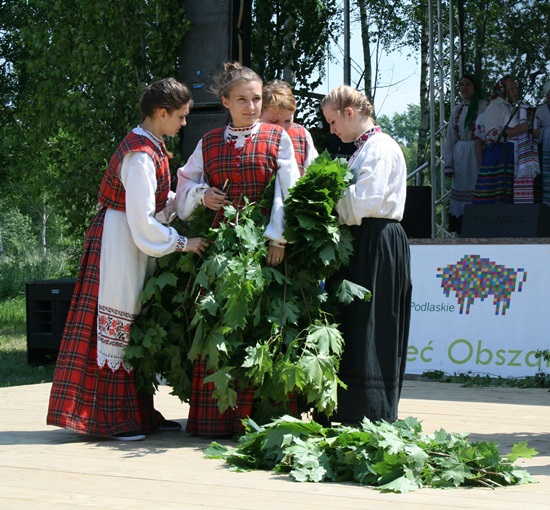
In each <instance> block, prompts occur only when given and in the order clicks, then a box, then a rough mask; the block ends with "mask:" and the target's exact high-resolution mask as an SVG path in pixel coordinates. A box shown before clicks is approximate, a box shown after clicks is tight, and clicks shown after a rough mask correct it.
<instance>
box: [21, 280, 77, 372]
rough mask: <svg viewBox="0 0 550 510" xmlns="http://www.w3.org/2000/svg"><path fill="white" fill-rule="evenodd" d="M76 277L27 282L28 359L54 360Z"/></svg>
mask: <svg viewBox="0 0 550 510" xmlns="http://www.w3.org/2000/svg"><path fill="white" fill-rule="evenodd" d="M75 284H76V279H72V278H67V279H61V280H42V281H32V282H27V284H26V300H27V362H28V363H29V364H30V365H44V364H50V363H54V362H55V360H56V359H57V354H58V352H59V346H60V344H61V337H62V336H63V328H64V327H65V321H66V320H67V314H68V312H69V307H70V305H71V298H72V295H73V291H74V287H75Z"/></svg>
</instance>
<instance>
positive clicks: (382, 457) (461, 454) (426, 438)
mask: <svg viewBox="0 0 550 510" xmlns="http://www.w3.org/2000/svg"><path fill="white" fill-rule="evenodd" d="M245 426H246V430H247V433H246V434H245V435H243V436H241V438H240V439H239V445H238V446H237V447H230V446H223V445H221V444H219V443H217V442H213V443H211V444H210V446H209V447H208V448H207V449H206V450H205V456H206V457H207V458H214V459H223V460H225V461H226V462H227V463H229V464H230V466H231V469H232V470H234V471H251V470H254V469H265V470H274V471H277V472H281V473H288V474H289V475H290V476H291V477H292V478H293V479H294V480H296V481H299V482H322V481H334V482H343V481H352V482H356V483H359V484H362V485H368V486H371V487H375V488H377V489H379V490H381V491H386V492H397V493H406V492H410V491H414V490H416V489H420V488H422V487H434V488H454V487H459V486H478V487H479V486H483V487H491V488H495V487H501V486H504V485H513V484H526V483H536V482H535V480H534V479H533V478H532V477H531V475H530V474H529V473H528V472H527V471H526V470H524V469H522V468H518V467H514V466H513V463H514V462H515V461H516V460H517V459H518V458H520V457H522V458H531V457H533V455H536V454H537V453H538V452H537V451H535V450H534V449H532V448H528V447H527V443H526V442H522V443H518V444H515V445H514V446H513V447H512V451H511V452H510V453H509V454H508V455H501V454H500V453H499V451H498V449H497V447H496V445H495V444H494V443H493V442H492V441H491V442H489V443H487V442H470V441H469V439H468V434H466V433H447V432H446V431H445V430H443V429H441V430H438V431H436V432H434V433H433V434H425V433H424V432H423V431H422V426H421V423H420V422H419V421H418V420H417V419H416V418H413V417H408V418H406V419H403V420H398V421H396V422H395V423H393V424H391V423H388V422H385V421H381V422H377V423H373V422H371V421H369V420H368V419H366V418H365V419H364V421H363V422H362V424H361V427H359V428H356V427H344V426H342V427H337V428H324V427H322V426H321V425H319V424H318V423H316V422H314V421H312V422H309V423H308V422H304V421H302V420H300V419H297V418H293V417H292V416H283V417H282V418H280V419H276V420H274V421H272V422H271V423H269V424H267V425H265V426H264V427H260V426H258V425H257V424H256V423H255V422H254V421H253V420H246V422H245Z"/></svg>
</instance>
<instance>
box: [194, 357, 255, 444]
mask: <svg viewBox="0 0 550 510" xmlns="http://www.w3.org/2000/svg"><path fill="white" fill-rule="evenodd" d="M207 375H208V373H207V369H206V363H205V362H204V361H201V360H197V361H195V362H194V364H193V381H192V384H191V399H190V401H189V417H188V419H187V428H186V431H187V432H188V433H190V434H193V435H196V436H206V437H220V438H221V437H233V436H235V435H236V434H242V433H243V432H244V425H243V424H242V420H243V419H245V418H248V417H249V416H251V415H252V406H253V402H254V391H253V390H252V388H246V389H244V390H237V407H235V408H234V409H233V408H231V407H230V408H228V409H227V410H226V411H225V412H224V413H223V414H222V413H220V411H219V409H218V401H217V400H216V399H215V398H213V397H212V392H213V391H214V389H215V388H214V383H206V384H205V383H204V378H205V377H206V376H207Z"/></svg>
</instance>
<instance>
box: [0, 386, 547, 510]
mask: <svg viewBox="0 0 550 510" xmlns="http://www.w3.org/2000/svg"><path fill="white" fill-rule="evenodd" d="M50 388H51V384H39V385H32V386H19V387H12V388H0V508H1V509H9V510H16V509H24V510H36V509H40V510H52V509H56V510H63V509H73V510H74V509H80V508H101V509H105V508H109V509H132V510H137V509H154V510H157V509H162V510H168V509H234V510H237V509H238V510H275V509H277V510H279V509H281V510H288V509H290V510H293V509H299V510H319V509H322V510H330V509H334V510H346V509H350V510H352V509H353V510H358V509H376V510H378V509H390V508H391V509H392V510H396V509H403V510H405V509H406V510H430V509H432V510H441V509H457V510H458V509H460V510H463V509H476V510H483V509H495V510H496V509H498V510H507V509H514V510H516V509H517V508H523V509H526V510H539V509H540V510H542V509H547V508H548V506H549V501H550V428H549V424H550V406H549V403H550V393H549V392H548V391H547V390H544V389H515V388H463V387H460V386H459V385H456V384H445V383H437V382H423V381H418V380H407V381H406V383H405V387H404V391H403V399H402V401H401V406H400V416H401V417H402V418H404V417H406V416H414V417H416V418H418V419H420V420H421V421H422V422H423V427H424V430H425V431H427V432H430V431H434V430H438V429H440V428H443V429H445V430H447V431H448V432H459V431H460V432H469V433H470V437H471V439H472V440H483V441H491V440H492V441H494V442H495V443H496V444H497V445H498V446H499V449H500V450H501V452H503V453H506V452H508V451H509V450H510V448H511V446H512V444H514V443H517V442H520V441H528V443H529V445H530V446H531V447H533V448H535V449H536V450H538V451H539V452H540V453H539V454H538V455H537V456H536V457H534V458H533V459H530V460H520V461H519V462H518V465H521V466H522V467H525V468H527V469H528V470H529V472H530V473H531V474H532V475H533V476H534V477H535V478H536V480H537V481H538V482H539V483H537V484H530V485H521V486H519V485H518V486H512V487H506V488H502V489H497V490H491V489H487V488H476V489H451V490H436V489H421V490H419V491H416V492H412V493H409V494H382V493H380V492H378V491H376V490H374V489H371V488H367V487H361V486H358V485H353V484H340V483H319V484H313V483H297V482H293V481H291V480H290V479H289V478H288V477H287V476H281V475H277V474H275V473H271V472H263V471H256V472H251V473H234V472H231V471H229V469H228V468H227V466H226V465H225V464H224V463H223V462H221V461H217V460H209V459H205V458H204V457H203V454H202V452H203V449H204V448H205V447H206V446H207V445H208V444H209V441H208V440H202V439H197V438H193V437H189V436H188V435H187V434H185V432H172V433H157V434H153V435H151V436H148V437H147V438H146V440H145V441H143V442H138V443H122V442H114V441H109V440H97V439H93V438H90V437H86V436H81V435H77V434H74V433H72V432H69V431H66V430H62V429H58V428H55V427H50V426H47V425H46V424H45V417H46V408H47V402H48V396H49V392H50ZM156 406H157V408H158V409H159V410H161V411H162V412H163V413H164V414H165V416H166V417H167V418H170V419H175V420H177V421H179V422H180V423H181V424H182V425H183V427H184V428H185V424H186V418H187V412H188V408H187V406H186V405H184V404H182V403H180V401H179V400H178V399H177V398H176V397H174V396H171V395H170V394H169V388H167V387H161V388H160V392H159V394H158V395H157V396H156Z"/></svg>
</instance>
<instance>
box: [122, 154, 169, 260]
mask: <svg viewBox="0 0 550 510" xmlns="http://www.w3.org/2000/svg"><path fill="white" fill-rule="evenodd" d="M120 180H121V181H122V183H123V184H124V188H125V189H126V216H127V219H128V226H129V227H130V231H131V233H132V238H133V239H134V242H135V243H136V245H137V247H138V248H139V249H140V250H141V251H143V252H144V253H146V254H147V255H149V256H151V257H160V256H162V255H167V254H168V253H172V252H174V251H175V250H176V245H177V242H178V239H179V234H178V232H177V231H176V230H175V229H174V228H172V227H168V226H165V225H163V224H162V223H159V221H157V219H156V211H155V209H156V204H155V191H156V189H157V178H156V171H155V166H154V164H153V160H152V159H151V157H150V156H149V155H148V154H146V153H144V152H130V153H128V154H127V155H126V156H124V159H123V160H122V164H121V166H120Z"/></svg>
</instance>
